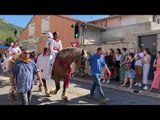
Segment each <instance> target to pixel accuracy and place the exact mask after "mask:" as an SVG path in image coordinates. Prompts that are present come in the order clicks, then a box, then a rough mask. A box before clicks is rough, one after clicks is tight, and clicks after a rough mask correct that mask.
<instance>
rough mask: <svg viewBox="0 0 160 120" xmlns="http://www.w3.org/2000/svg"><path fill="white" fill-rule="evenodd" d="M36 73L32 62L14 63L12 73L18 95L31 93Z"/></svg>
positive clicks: (36, 70)
mask: <svg viewBox="0 0 160 120" xmlns="http://www.w3.org/2000/svg"><path fill="white" fill-rule="evenodd" d="M37 72H38V69H37V66H36V64H35V63H34V61H32V60H31V62H29V63H25V62H23V61H20V60H18V61H16V62H15V64H14V66H13V69H12V73H13V75H14V77H15V80H16V87H17V90H18V92H19V93H26V92H28V91H31V90H32V88H33V83H34V74H36V73H37Z"/></svg>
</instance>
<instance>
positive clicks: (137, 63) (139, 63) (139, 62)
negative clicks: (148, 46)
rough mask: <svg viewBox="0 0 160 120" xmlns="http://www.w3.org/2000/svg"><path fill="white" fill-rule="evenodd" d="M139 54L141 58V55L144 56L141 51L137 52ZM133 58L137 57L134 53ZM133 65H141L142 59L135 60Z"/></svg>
mask: <svg viewBox="0 0 160 120" xmlns="http://www.w3.org/2000/svg"><path fill="white" fill-rule="evenodd" d="M139 56H140V57H141V58H143V57H144V53H143V52H141V53H139ZM135 58H137V54H136V55H135ZM135 65H137V66H142V59H140V60H136V62H135Z"/></svg>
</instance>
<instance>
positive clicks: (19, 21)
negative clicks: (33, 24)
mask: <svg viewBox="0 0 160 120" xmlns="http://www.w3.org/2000/svg"><path fill="white" fill-rule="evenodd" d="M68 16H69V17H71V18H75V19H79V20H83V21H90V20H96V19H100V18H104V17H107V15H68ZM32 17H33V15H0V18H4V19H5V20H6V21H7V22H9V23H12V24H14V25H17V26H20V27H22V28H25V27H26V25H27V24H28V23H29V21H30V20H31V18H32Z"/></svg>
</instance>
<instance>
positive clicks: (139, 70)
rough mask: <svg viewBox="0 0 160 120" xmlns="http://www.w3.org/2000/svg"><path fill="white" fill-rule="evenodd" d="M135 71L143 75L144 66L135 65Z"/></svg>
mask: <svg viewBox="0 0 160 120" xmlns="http://www.w3.org/2000/svg"><path fill="white" fill-rule="evenodd" d="M135 72H136V75H142V73H143V67H142V66H137V65H136V66H135Z"/></svg>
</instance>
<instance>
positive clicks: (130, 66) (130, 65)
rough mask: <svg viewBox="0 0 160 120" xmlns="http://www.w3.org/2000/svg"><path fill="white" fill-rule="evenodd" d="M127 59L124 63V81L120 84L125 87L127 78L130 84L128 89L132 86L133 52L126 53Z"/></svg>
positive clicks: (133, 75) (133, 74) (133, 70)
mask: <svg viewBox="0 0 160 120" xmlns="http://www.w3.org/2000/svg"><path fill="white" fill-rule="evenodd" d="M128 58H129V60H128V61H127V63H126V73H125V80H124V83H123V84H122V85H121V86H122V87H125V86H126V84H127V82H128V78H129V79H130V86H129V89H131V88H132V86H133V79H134V78H135V60H134V54H133V53H130V54H129V55H128Z"/></svg>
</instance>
